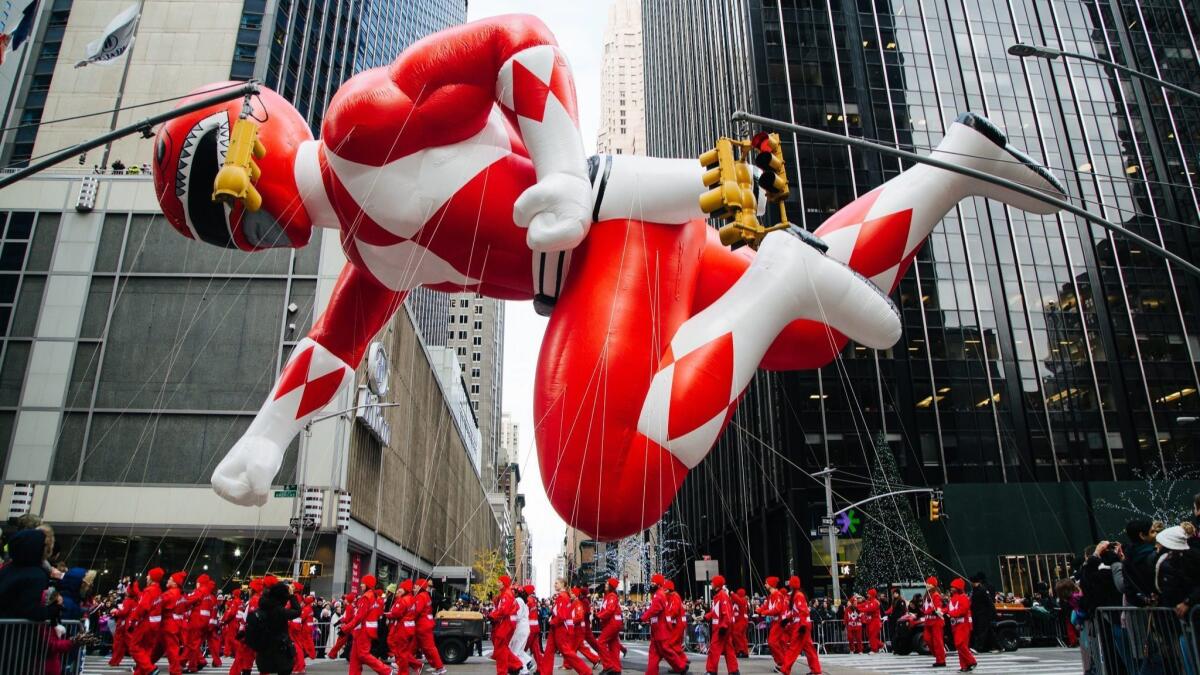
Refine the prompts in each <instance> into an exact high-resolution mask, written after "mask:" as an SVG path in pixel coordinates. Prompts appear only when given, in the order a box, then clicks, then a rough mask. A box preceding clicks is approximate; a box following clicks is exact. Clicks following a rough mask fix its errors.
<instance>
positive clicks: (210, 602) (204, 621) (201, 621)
mask: <svg viewBox="0 0 1200 675" xmlns="http://www.w3.org/2000/svg"><path fill="white" fill-rule="evenodd" d="M211 581H212V580H211V579H210V578H209V576H208V575H207V574H201V575H200V576H199V577H197V578H196V588H195V589H194V590H192V592H191V593H189V594H188V595H187V597H186V598H185V599H184V602H183V605H184V608H185V609H187V610H188V614H187V617H188V618H187V625H186V629H185V632H184V635H183V644H184V665H185V666H186V667H187V669H188V670H190V671H193V672H195V671H198V670H200V668H201V666H203V667H206V668H207V667H208V661H207V660H206V659H205V658H204V643H205V641H206V640H207V638H208V631H209V625H210V624H209V621H211V620H212V618H213V609H214V608H215V607H216V606H217V599H216V598H215V597H214V596H213V594H212V586H211V585H210V584H211ZM182 613H183V612H181V614H182ZM213 657H214V660H215V659H216V654H214V655H213ZM213 665H215V666H219V665H221V664H220V662H219V661H216V662H215V663H214V664H213Z"/></svg>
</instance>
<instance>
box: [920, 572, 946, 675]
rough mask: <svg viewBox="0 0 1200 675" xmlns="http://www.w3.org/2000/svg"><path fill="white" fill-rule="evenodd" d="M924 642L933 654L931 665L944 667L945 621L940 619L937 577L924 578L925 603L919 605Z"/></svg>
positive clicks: (940, 598)
mask: <svg viewBox="0 0 1200 675" xmlns="http://www.w3.org/2000/svg"><path fill="white" fill-rule="evenodd" d="M921 615H922V617H923V619H922V626H923V629H924V632H925V644H927V645H929V652H930V653H931V654H933V659H934V661H933V667H934V668H945V667H946V623H945V621H944V620H943V619H942V594H941V593H939V592H938V579H937V577H929V578H928V579H926V580H925V604H924V605H922V606H921Z"/></svg>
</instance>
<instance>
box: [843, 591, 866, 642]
mask: <svg viewBox="0 0 1200 675" xmlns="http://www.w3.org/2000/svg"><path fill="white" fill-rule="evenodd" d="M842 621H844V622H845V623H846V642H848V643H849V645H850V653H851V654H861V653H862V650H863V641H862V634H863V616H862V613H861V612H860V611H859V610H858V602H856V601H853V600H852V601H851V602H850V604H848V605H846V611H845V614H843V615H842Z"/></svg>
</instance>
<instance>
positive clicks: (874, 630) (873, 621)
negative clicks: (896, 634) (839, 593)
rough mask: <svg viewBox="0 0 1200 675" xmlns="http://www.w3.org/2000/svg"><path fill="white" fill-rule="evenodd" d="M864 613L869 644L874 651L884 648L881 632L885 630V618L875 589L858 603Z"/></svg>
mask: <svg viewBox="0 0 1200 675" xmlns="http://www.w3.org/2000/svg"><path fill="white" fill-rule="evenodd" d="M858 609H859V611H860V612H862V615H863V624H864V626H865V627H866V629H867V644H868V646H869V647H870V649H871V651H872V652H878V651H879V650H881V649H883V642H882V641H881V640H880V639H879V633H880V632H881V631H882V630H883V619H882V617H881V616H880V607H879V601H878V600H876V599H875V589H871V591H870V592H868V593H867V599H866V600H864V601H863V602H860V603H859V604H858Z"/></svg>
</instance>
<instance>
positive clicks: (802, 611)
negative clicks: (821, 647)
mask: <svg viewBox="0 0 1200 675" xmlns="http://www.w3.org/2000/svg"><path fill="white" fill-rule="evenodd" d="M788 621H789V628H790V629H791V630H790V632H791V635H790V636H789V640H788V653H787V659H786V662H785V663H784V664H783V672H784V675H790V673H791V672H792V666H794V665H796V661H797V660H799V658H800V655H801V654H803V655H804V658H805V660H806V661H808V670H809V672H813V673H819V672H821V660H820V659H819V658H818V657H817V648H816V646H815V645H814V644H813V641H812V621H811V620H810V619H809V618H808V598H805V597H804V593H803V592H802V591H799V590H795V591H792V604H791V607H789V608H788Z"/></svg>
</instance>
